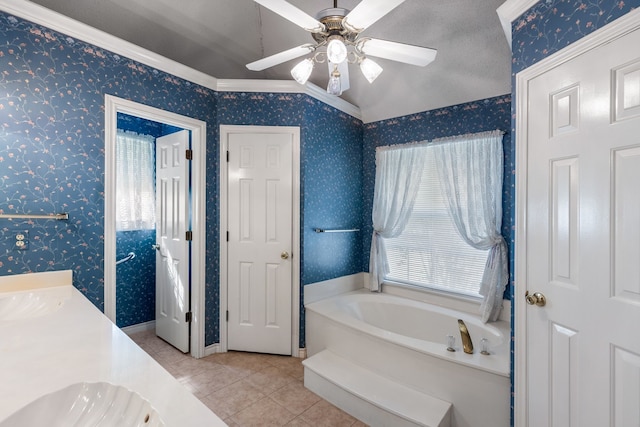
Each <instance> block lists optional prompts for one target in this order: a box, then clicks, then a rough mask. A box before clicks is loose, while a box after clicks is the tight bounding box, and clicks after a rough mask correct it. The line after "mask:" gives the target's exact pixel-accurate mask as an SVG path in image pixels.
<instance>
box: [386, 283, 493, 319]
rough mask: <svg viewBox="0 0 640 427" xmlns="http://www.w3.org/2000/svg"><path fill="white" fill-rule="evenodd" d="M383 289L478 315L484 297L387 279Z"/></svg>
mask: <svg viewBox="0 0 640 427" xmlns="http://www.w3.org/2000/svg"><path fill="white" fill-rule="evenodd" d="M382 291H383V292H385V293H388V294H390V295H396V296H399V297H403V298H408V299H412V300H417V301H423V302H428V303H430V304H435V305H439V306H441V307H446V308H451V309H454V310H458V311H463V312H465V313H470V314H474V315H478V313H479V309H480V304H481V303H482V299H480V298H475V297H471V296H465V295H459V294H453V293H449V292H440V291H437V290H435V289H428V288H423V287H420V286H412V285H408V284H405V283H398V282H391V281H385V282H384V283H383V285H382Z"/></svg>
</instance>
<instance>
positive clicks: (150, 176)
mask: <svg viewBox="0 0 640 427" xmlns="http://www.w3.org/2000/svg"><path fill="white" fill-rule="evenodd" d="M116 171H117V175H116V180H117V182H116V230H145V229H153V228H155V223H156V213H155V212H156V209H155V206H156V196H155V185H154V172H155V138H154V137H152V136H149V135H138V134H137V133H135V132H125V131H121V130H118V133H117V136H116Z"/></svg>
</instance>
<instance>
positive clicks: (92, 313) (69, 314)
mask: <svg viewBox="0 0 640 427" xmlns="http://www.w3.org/2000/svg"><path fill="white" fill-rule="evenodd" d="M47 274H48V276H47ZM42 275H45V276H42ZM70 278H71V272H70V271H68V272H50V273H33V274H24V275H18V276H5V277H0V297H2V295H3V294H7V293H14V292H19V291H20V290H21V289H29V288H33V286H31V284H34V283H35V284H37V285H38V287H42V286H41V285H42V284H43V283H46V284H47V285H48V286H66V287H70V288H71V289H70V290H71V292H70V296H69V298H68V299H67V300H65V301H64V304H63V305H62V306H61V307H60V309H58V310H57V311H55V312H53V313H49V314H45V315H43V316H40V317H35V318H27V319H22V320H0V379H1V380H0V420H3V419H5V418H7V417H8V416H9V415H11V414H12V413H14V412H15V411H17V410H18V409H20V408H21V407H23V406H25V405H26V404H28V403H30V402H31V401H33V400H35V399H37V398H38V397H40V396H42V395H45V394H47V393H51V392H54V391H56V390H59V389H62V388H64V387H66V386H68V385H71V384H74V383H78V382H108V383H112V384H116V385H121V386H124V387H126V388H128V389H130V390H132V391H135V392H137V393H139V394H140V395H141V396H142V397H143V398H145V399H146V400H148V401H149V402H150V403H151V405H152V406H153V407H154V408H155V409H156V410H157V411H158V413H159V414H160V416H161V417H162V420H163V421H164V423H165V424H166V426H167V427H172V426H175V427H186V426H194V427H195V426H198V427H201V426H225V425H226V424H225V423H224V422H223V421H222V420H220V418H218V417H217V416H216V415H215V414H214V413H213V412H211V410H209V409H208V408H207V407H206V406H205V405H204V404H203V403H202V402H200V401H199V400H198V399H197V398H196V397H195V396H193V395H192V394H191V393H190V392H189V391H188V390H187V389H186V388H184V387H183V386H182V385H181V384H180V383H179V382H178V381H177V380H176V379H175V378H173V377H172V376H171V375H170V374H169V373H168V372H167V371H166V370H165V369H164V368H163V367H162V366H160V365H159V364H158V363H157V362H156V361H155V360H153V359H152V358H151V357H150V356H149V355H148V354H147V353H145V352H144V351H143V350H142V349H141V348H140V347H138V346H137V345H136V344H135V343H134V342H133V341H132V340H131V339H130V338H129V337H128V336H127V335H126V334H125V333H123V332H122V331H121V330H120V329H119V328H117V327H116V326H115V325H114V324H113V323H111V321H110V320H109V319H108V318H107V317H106V316H104V315H103V314H102V313H101V312H100V311H99V310H98V309H97V308H96V307H95V306H94V305H93V304H92V303H91V302H90V301H89V300H87V299H86V298H85V297H84V296H83V295H82V294H81V293H80V292H79V291H78V290H77V289H75V288H74V287H73V286H72V285H71V284H70ZM23 282H24V284H23Z"/></svg>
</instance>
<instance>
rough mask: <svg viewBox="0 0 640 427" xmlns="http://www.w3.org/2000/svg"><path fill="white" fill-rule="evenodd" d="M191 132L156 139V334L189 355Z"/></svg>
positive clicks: (184, 131)
mask: <svg viewBox="0 0 640 427" xmlns="http://www.w3.org/2000/svg"><path fill="white" fill-rule="evenodd" d="M188 148H189V131H186V130H183V131H180V132H176V133H173V134H171V135H167V136H163V137H160V138H157V139H156V334H157V335H158V336H159V337H160V338H162V339H163V340H165V341H167V342H168V343H170V344H171V345H173V346H174V347H176V348H177V349H179V350H181V351H182V352H184V353H187V352H189V321H188V319H187V313H188V312H189V305H190V286H189V285H190V284H189V265H190V257H189V241H188V240H187V239H186V232H187V230H188V227H189V161H188V160H187V156H186V152H187V149H188Z"/></svg>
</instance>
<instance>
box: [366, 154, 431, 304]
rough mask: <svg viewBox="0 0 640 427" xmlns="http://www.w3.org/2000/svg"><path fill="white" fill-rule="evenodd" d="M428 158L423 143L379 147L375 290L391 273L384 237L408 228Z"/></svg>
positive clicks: (371, 260) (375, 197)
mask: <svg viewBox="0 0 640 427" xmlns="http://www.w3.org/2000/svg"><path fill="white" fill-rule="evenodd" d="M424 160H425V156H424V147H421V146H409V147H407V146H406V145H405V146H391V147H379V148H378V149H377V150H376V181H375V189H374V193H373V213H372V219H373V237H372V239H371V255H370V258H369V282H370V283H369V287H370V289H371V291H376V292H380V290H381V285H382V281H383V280H384V277H385V276H386V275H387V273H388V272H389V265H388V263H387V255H386V250H385V242H384V239H383V238H391V237H397V236H399V235H400V233H402V231H403V230H404V228H405V226H406V224H407V220H408V218H409V215H410V214H411V211H412V209H413V204H414V202H415V199H416V194H417V193H418V188H419V186H420V178H421V177H422V169H423V167H424ZM381 237H383V238H381Z"/></svg>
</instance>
